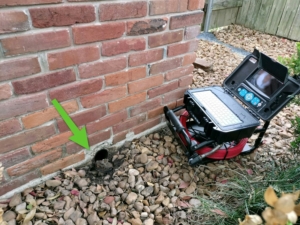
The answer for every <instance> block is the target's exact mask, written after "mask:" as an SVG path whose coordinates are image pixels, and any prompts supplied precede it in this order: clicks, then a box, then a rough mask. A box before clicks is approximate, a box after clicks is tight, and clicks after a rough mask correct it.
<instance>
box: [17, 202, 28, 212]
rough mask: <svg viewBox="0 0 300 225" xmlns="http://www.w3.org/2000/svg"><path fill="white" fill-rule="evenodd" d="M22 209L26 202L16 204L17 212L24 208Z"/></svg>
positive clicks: (24, 207)
mask: <svg viewBox="0 0 300 225" xmlns="http://www.w3.org/2000/svg"><path fill="white" fill-rule="evenodd" d="M24 209H26V202H23V203H21V204H19V205H17V206H16V209H15V211H16V212H19V211H21V210H24Z"/></svg>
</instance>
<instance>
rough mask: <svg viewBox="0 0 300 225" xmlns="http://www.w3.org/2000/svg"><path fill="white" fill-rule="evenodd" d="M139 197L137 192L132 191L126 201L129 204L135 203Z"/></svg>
mask: <svg viewBox="0 0 300 225" xmlns="http://www.w3.org/2000/svg"><path fill="white" fill-rule="evenodd" d="M137 197H138V196H137V194H136V193H134V192H130V193H129V194H128V196H127V198H126V203H127V204H128V205H130V204H132V203H134V202H135V201H136V199H137Z"/></svg>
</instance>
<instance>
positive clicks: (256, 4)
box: [245, 0, 262, 29]
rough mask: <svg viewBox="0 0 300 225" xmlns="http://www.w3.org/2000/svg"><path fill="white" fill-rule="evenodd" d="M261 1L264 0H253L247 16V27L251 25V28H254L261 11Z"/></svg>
mask: <svg viewBox="0 0 300 225" xmlns="http://www.w3.org/2000/svg"><path fill="white" fill-rule="evenodd" d="M261 1H262V0H255V1H251V4H250V6H249V9H248V13H247V16H246V23H245V26H246V27H249V28H251V29H253V28H254V24H255V22H256V19H257V16H258V13H259V9H260V5H261Z"/></svg>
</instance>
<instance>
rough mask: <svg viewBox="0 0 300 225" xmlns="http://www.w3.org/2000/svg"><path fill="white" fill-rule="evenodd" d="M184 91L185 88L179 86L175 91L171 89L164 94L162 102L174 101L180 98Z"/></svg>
mask: <svg viewBox="0 0 300 225" xmlns="http://www.w3.org/2000/svg"><path fill="white" fill-rule="evenodd" d="M185 91H186V88H181V89H177V90H176V91H172V92H169V93H167V94H165V95H164V97H163V104H166V103H170V102H174V101H176V100H177V99H180V98H182V97H183V95H184V92H185Z"/></svg>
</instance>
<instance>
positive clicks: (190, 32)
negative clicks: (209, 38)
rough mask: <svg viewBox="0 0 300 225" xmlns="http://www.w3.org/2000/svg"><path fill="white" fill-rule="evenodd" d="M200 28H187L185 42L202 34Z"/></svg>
mask: <svg viewBox="0 0 300 225" xmlns="http://www.w3.org/2000/svg"><path fill="white" fill-rule="evenodd" d="M200 29H201V27H200V26H198V25H197V26H192V27H187V28H185V40H190V39H194V38H196V37H197V36H198V35H199V34H200Z"/></svg>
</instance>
